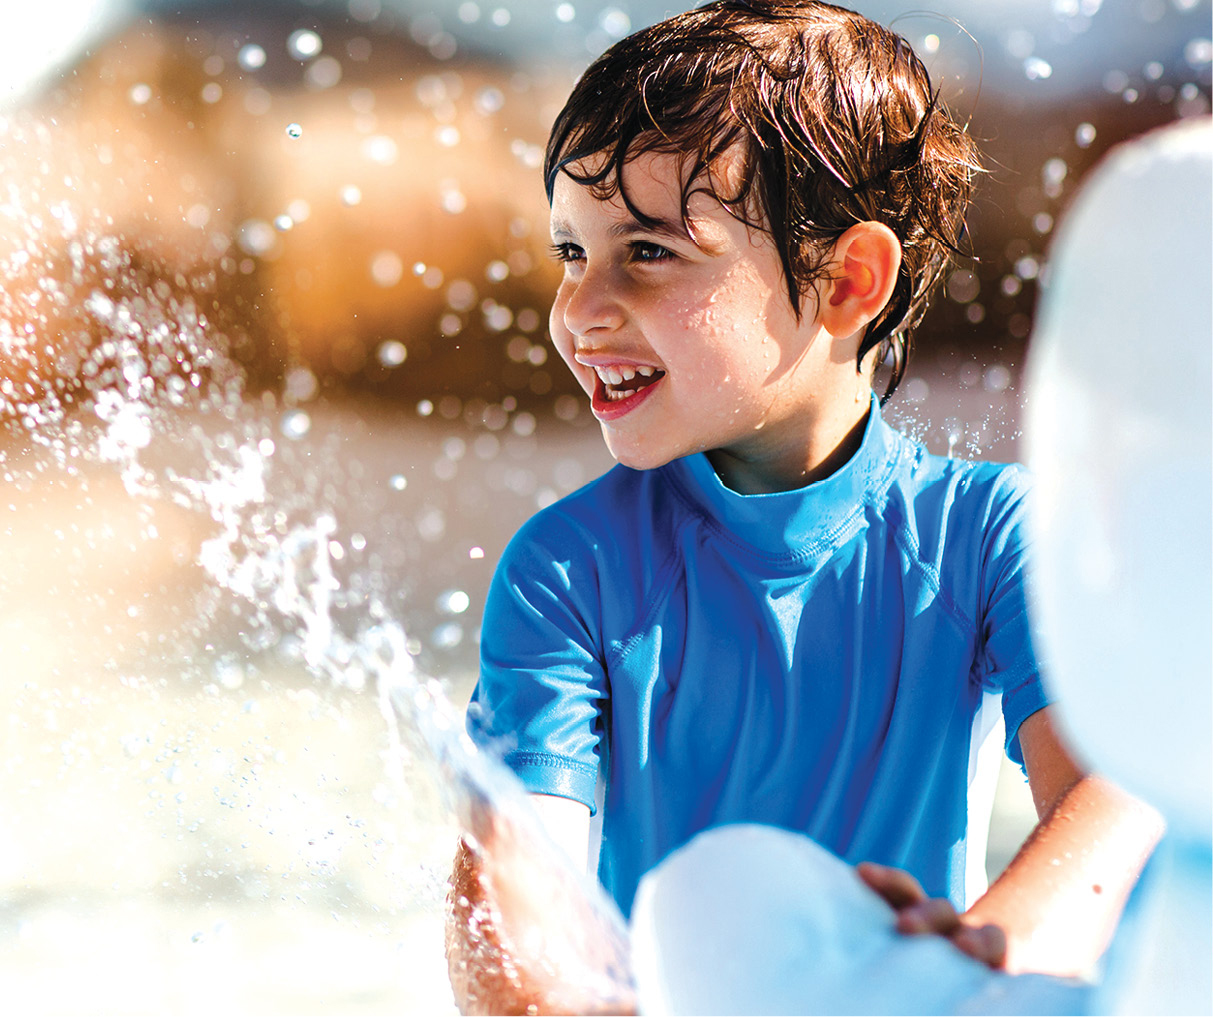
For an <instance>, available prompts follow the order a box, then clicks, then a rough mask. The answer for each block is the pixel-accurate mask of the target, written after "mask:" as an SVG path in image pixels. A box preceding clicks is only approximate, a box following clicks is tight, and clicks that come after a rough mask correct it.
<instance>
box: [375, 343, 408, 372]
mask: <svg viewBox="0 0 1213 1017" xmlns="http://www.w3.org/2000/svg"><path fill="white" fill-rule="evenodd" d="M408 353H409V351H408V348H407V347H406V346H405V345H404V343H402V342H400V341H399V340H397V339H389V340H388V341H387V342H384V343H381V344H380V345H379V351H378V356H379V363H381V364H382V365H383V366H384V367H399V366H400V365H401V364H403V363H404V361H405V358H406V357H407V356H408Z"/></svg>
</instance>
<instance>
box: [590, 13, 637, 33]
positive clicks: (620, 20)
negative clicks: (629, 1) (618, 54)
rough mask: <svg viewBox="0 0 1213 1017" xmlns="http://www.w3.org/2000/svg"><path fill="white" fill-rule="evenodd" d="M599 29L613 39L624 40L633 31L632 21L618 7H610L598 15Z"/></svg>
mask: <svg viewBox="0 0 1213 1017" xmlns="http://www.w3.org/2000/svg"><path fill="white" fill-rule="evenodd" d="M598 27H599V28H601V29H602V30H603V31H604V32H606V34H607V35H609V36H610V37H611V38H612V39H622V38H623V37H624V36H625V35H627V34H628V32H630V31H631V30H632V19H631V18H629V17H628V16H627V14H626V13H625V12H624V11H621V10H620V9H619V8H618V7H608V8H607V9H606V10H604V11H603V12H602V13H601V14H600V15H598Z"/></svg>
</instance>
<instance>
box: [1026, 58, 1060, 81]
mask: <svg viewBox="0 0 1213 1017" xmlns="http://www.w3.org/2000/svg"><path fill="white" fill-rule="evenodd" d="M1023 73H1024V77H1026V78H1027V79H1028V80H1029V81H1038V80H1041V79H1043V78H1049V77H1052V76H1053V65H1052V64H1050V63H1049V62H1048V61H1047V60H1042V59H1041V58H1040V57H1036V56H1032V57H1028V59H1027V60H1025V61H1024V62H1023Z"/></svg>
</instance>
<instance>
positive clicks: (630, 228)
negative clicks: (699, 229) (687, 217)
mask: <svg viewBox="0 0 1213 1017" xmlns="http://www.w3.org/2000/svg"><path fill="white" fill-rule="evenodd" d="M611 233H612V235H614V236H616V237H619V238H621V239H627V238H628V237H633V236H636V235H637V234H641V233H648V234H654V233H655V234H657V236H659V237H669V238H670V239H672V240H690V239H691V235H690V234H689V233H688V232H687V228H686V225H685V224H684V223H683V222H682V220H681V219H679V220H677V221H675V220H673V219H663V218H661V217H660V216H657V217H654V218H652V219H649V221H648V222H647V223H642V222H640V221H639V220H637V219H631V218H629V219H624V220H622V221H621V222H617V223H615V225H613V226H612V227H611Z"/></svg>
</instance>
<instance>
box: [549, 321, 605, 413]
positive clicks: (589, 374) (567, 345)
mask: <svg viewBox="0 0 1213 1017" xmlns="http://www.w3.org/2000/svg"><path fill="white" fill-rule="evenodd" d="M548 328H549V330H550V334H551V336H552V345H553V346H554V347H556V352H557V353H559V354H560V359H561V360H563V361H564V366H565V367H567V368H568V369H569V370H570V371H572V372H573V377H574V378H576V379H577V384H579V385H580V386H581V387H582V389H583V390H584V391H585V393H586V395H589V396H593V394H594V372H593V371H592V370H590V369H589V368H588V367H586V366H585V365H584V364H579V363H577V361H576V360H574V359H573V345H574V344H573V337H572V336H571V335H569V333H568V330H567V329H565V328H563V327H562V326H561V325H560V324H559V323H558V321H557V318H556V313H555V311H553V313H552V317H551V320H550V322H549V324H548Z"/></svg>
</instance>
